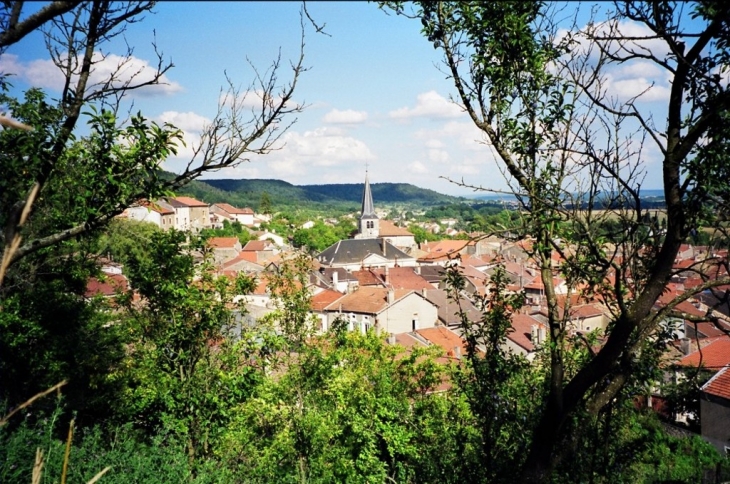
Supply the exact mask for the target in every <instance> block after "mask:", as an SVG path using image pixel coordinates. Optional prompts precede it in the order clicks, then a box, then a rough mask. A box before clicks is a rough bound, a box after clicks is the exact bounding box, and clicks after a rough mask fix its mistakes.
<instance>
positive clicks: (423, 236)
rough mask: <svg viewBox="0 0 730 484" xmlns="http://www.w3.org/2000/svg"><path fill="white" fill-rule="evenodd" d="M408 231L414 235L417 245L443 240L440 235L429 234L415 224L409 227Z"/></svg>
mask: <svg viewBox="0 0 730 484" xmlns="http://www.w3.org/2000/svg"><path fill="white" fill-rule="evenodd" d="M408 231H409V232H410V233H412V234H413V238H414V239H415V240H416V243H417V244H422V243H424V242H433V241H434V240H441V238H442V237H440V236H439V235H438V234H434V233H432V232H429V231H428V230H426V229H424V228H423V227H419V226H418V225H415V224H411V225H409V226H408Z"/></svg>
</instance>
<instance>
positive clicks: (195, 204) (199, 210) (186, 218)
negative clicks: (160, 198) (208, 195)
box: [167, 197, 210, 233]
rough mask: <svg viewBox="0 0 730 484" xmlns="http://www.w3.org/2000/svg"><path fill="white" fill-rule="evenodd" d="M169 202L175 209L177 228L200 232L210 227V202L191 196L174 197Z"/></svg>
mask: <svg viewBox="0 0 730 484" xmlns="http://www.w3.org/2000/svg"><path fill="white" fill-rule="evenodd" d="M167 203H168V204H170V205H171V206H172V208H173V209H174V210H175V229H177V230H184V231H187V230H191V231H193V232H196V233H197V232H200V231H201V230H202V229H204V228H208V227H210V210H209V207H208V204H207V203H205V202H201V201H200V200H196V199H194V198H191V197H173V198H169V199H168V200H167Z"/></svg>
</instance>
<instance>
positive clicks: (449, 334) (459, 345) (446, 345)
mask: <svg viewBox="0 0 730 484" xmlns="http://www.w3.org/2000/svg"><path fill="white" fill-rule="evenodd" d="M411 334H413V335H414V336H415V337H416V338H417V339H422V340H424V341H426V343H427V344H428V345H429V346H431V345H436V346H440V347H441V348H442V349H443V350H444V354H445V355H446V358H453V359H456V360H460V359H461V358H462V357H463V356H466V354H467V351H468V349H467V346H466V341H464V340H463V339H462V338H461V336H459V335H458V334H457V333H456V332H454V331H452V330H450V329H449V328H447V327H445V326H435V327H433V328H423V329H417V330H416V331H414V332H413V333H411Z"/></svg>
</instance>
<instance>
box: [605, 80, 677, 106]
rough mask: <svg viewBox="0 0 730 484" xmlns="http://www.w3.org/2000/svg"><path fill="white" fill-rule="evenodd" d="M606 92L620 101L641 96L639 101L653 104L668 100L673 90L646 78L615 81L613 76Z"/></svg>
mask: <svg viewBox="0 0 730 484" xmlns="http://www.w3.org/2000/svg"><path fill="white" fill-rule="evenodd" d="M606 92H607V94H608V95H609V96H615V97H617V98H618V99H619V100H620V101H628V100H629V99H631V98H633V97H636V96H639V95H641V96H640V97H639V99H638V100H639V101H645V102H652V101H666V100H668V99H669V94H670V93H671V89H670V88H669V87H668V86H663V85H661V84H659V82H658V81H656V80H655V81H651V80H649V79H647V78H645V77H635V78H632V79H622V80H618V81H614V80H613V79H612V78H611V76H608V77H607V84H606ZM642 93H643V94H642Z"/></svg>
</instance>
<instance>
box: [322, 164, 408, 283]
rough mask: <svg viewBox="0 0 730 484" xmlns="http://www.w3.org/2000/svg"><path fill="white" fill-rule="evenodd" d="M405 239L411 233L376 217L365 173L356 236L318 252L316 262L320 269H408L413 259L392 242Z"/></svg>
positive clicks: (368, 181)
mask: <svg viewBox="0 0 730 484" xmlns="http://www.w3.org/2000/svg"><path fill="white" fill-rule="evenodd" d="M409 237H410V240H412V239H413V234H411V233H410V232H408V231H407V230H405V229H402V228H400V227H396V226H395V225H393V224H392V223H391V222H388V221H385V220H380V219H379V218H378V215H377V214H376V213H375V205H374V204H373V194H372V191H371V189H370V180H369V179H368V175H367V173H366V174H365V187H364V189H363V194H362V209H361V210H360V219H359V224H358V232H357V234H355V237H354V238H352V239H346V240H340V241H339V242H335V243H334V244H332V245H331V246H329V247H328V248H326V249H325V250H323V251H322V252H320V254H319V255H318V256H317V257H316V259H317V261H319V263H320V264H321V265H323V266H324V267H342V268H345V269H349V270H359V269H366V268H370V267H407V266H411V267H412V266H415V265H416V259H415V258H414V257H413V256H411V255H409V254H408V253H406V252H404V251H403V250H401V249H399V248H398V247H396V245H395V244H398V242H395V241H394V238H399V239H398V241H401V240H403V239H405V240H406V241H408V238H409ZM399 245H400V244H399ZM414 245H415V244H414Z"/></svg>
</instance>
